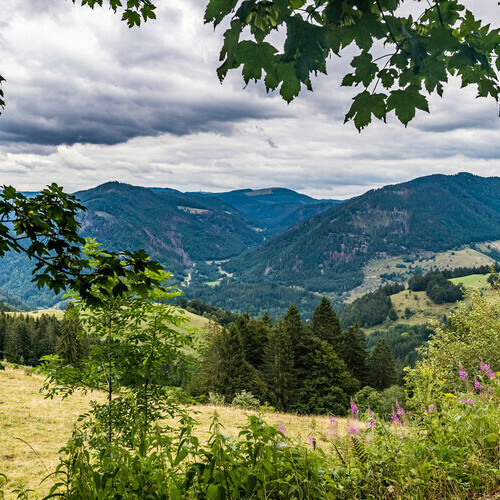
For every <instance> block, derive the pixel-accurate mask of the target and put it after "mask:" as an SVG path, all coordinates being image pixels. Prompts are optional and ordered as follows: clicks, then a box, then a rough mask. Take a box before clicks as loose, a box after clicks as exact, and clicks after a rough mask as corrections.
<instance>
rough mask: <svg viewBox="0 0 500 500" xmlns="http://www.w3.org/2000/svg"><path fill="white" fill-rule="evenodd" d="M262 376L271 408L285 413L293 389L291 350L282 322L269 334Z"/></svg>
mask: <svg viewBox="0 0 500 500" xmlns="http://www.w3.org/2000/svg"><path fill="white" fill-rule="evenodd" d="M262 374H263V378H264V381H265V382H266V383H267V385H268V387H269V396H270V399H271V403H272V404H273V406H275V407H276V408H277V409H278V410H279V411H287V410H288V409H289V405H290V401H291V397H292V387H293V386H292V381H293V350H292V345H291V341H290V337H289V335H288V332H287V329H286V328H285V324H284V322H283V321H281V322H278V323H277V324H276V325H274V327H273V328H272V330H271V332H270V335H269V340H268V342H267V344H266V347H265V350H264V365H263V367H262Z"/></svg>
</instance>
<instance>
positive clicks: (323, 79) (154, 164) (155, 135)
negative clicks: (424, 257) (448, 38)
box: [0, 0, 500, 199]
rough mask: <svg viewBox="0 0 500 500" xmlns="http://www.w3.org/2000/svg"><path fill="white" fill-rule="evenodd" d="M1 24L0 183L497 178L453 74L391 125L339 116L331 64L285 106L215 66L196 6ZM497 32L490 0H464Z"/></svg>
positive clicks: (46, 7)
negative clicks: (139, 18)
mask: <svg viewBox="0 0 500 500" xmlns="http://www.w3.org/2000/svg"><path fill="white" fill-rule="evenodd" d="M3 3H5V4H6V5H2V19H1V20H0V61H1V63H0V74H1V75H2V76H3V77H5V78H6V80H7V81H6V83H5V84H4V86H3V89H4V91H5V97H6V100H7V107H6V108H5V110H4V112H3V113H2V115H1V116H0V184H11V185H14V186H15V187H16V188H18V189H20V190H34V191H36V190H39V189H41V188H42V187H43V186H44V185H46V184H48V183H51V182H57V183H58V184H60V185H62V186H64V188H65V189H66V190H67V191H70V192H73V191H77V190H80V189H86V188H90V187H93V186H96V185H98V184H101V183H103V182H106V181H111V180H118V181H121V182H127V183H130V184H135V185H142V186H161V187H172V188H176V189H180V190H182V191H199V190H202V191H227V190H231V189H240V188H247V187H250V188H263V187H269V186H282V187H287V188H290V189H295V190H297V191H300V192H302V193H306V194H309V195H311V196H315V197H318V198H338V199H343V198H348V197H351V196H354V195H358V194H361V193H363V192H365V191H367V190H369V189H372V188H376V187H380V186H383V185H386V184H393V183H398V182H403V181H406V180H410V179H413V178H415V177H419V176H423V175H429V174H433V173H444V174H453V173H458V172H463V171H467V172H471V173H475V174H478V175H483V176H493V175H500V140H499V132H500V118H499V109H498V105H497V103H496V102H495V101H494V100H493V99H491V98H490V99H475V92H474V90H473V89H470V90H469V89H465V90H461V89H460V88H459V83H458V82H456V81H451V82H450V84H449V85H448V87H447V88H446V91H445V94H444V97H443V98H442V99H440V98H432V99H431V100H430V109H431V113H430V114H427V113H424V112H419V113H418V114H417V118H416V119H415V120H414V121H413V122H411V124H410V125H409V126H408V127H407V128H405V127H404V126H403V125H402V124H400V123H399V122H397V121H396V119H395V118H389V119H388V123H387V124H383V123H381V122H380V123H376V124H374V125H371V126H370V127H368V128H367V129H365V130H363V131H362V132H361V133H358V132H357V130H356V129H355V128H354V125H353V124H352V123H347V124H343V121H344V115H345V113H346V112H347V110H348V109H349V106H350V102H351V99H352V97H353V96H354V94H355V90H353V89H351V88H341V87H340V80H341V77H342V74H345V72H347V71H348V66H349V64H348V63H349V61H348V60H347V59H338V58H332V59H331V60H330V61H329V64H328V72H329V74H328V75H327V76H324V75H321V76H320V77H318V78H317V79H316V80H314V82H313V85H314V92H304V93H303V94H301V96H300V97H299V98H297V99H296V100H294V101H293V102H292V103H291V104H289V105H288V104H286V103H285V102H284V101H283V100H282V99H281V98H280V97H279V96H278V95H275V94H268V93H266V91H265V89H264V88H263V86H262V85H260V84H258V85H254V84H249V85H248V86H247V87H246V88H245V85H244V82H243V81H242V79H241V74H240V73H239V72H238V71H237V70H236V71H233V73H231V74H230V75H229V76H228V78H227V79H226V81H225V82H224V83H223V84H222V85H221V84H220V82H219V81H218V79H217V75H216V73H215V70H216V68H217V66H218V63H219V62H218V54H219V50H220V46H221V40H222V33H223V30H222V29H217V30H215V31H214V29H213V27H212V26H209V25H205V24H203V11H204V4H205V1H204V0H182V2H178V1H172V0H170V1H168V0H158V1H157V2H156V3H157V5H158V10H157V17H158V19H157V20H156V21H151V22H148V23H147V24H145V25H143V26H142V27H141V28H140V29H136V28H135V29H128V28H127V27H126V25H125V24H124V23H122V22H120V20H119V16H117V15H114V14H113V13H112V12H111V11H109V10H108V9H105V8H102V9H99V8H97V9H96V10H94V11H92V10H90V9H89V8H87V7H79V6H75V5H73V4H72V2H71V1H69V0H51V2H47V0H9V2H3ZM464 3H465V5H466V6H467V7H469V8H471V9H472V10H473V11H474V12H475V13H476V12H477V13H478V14H479V16H480V17H481V18H482V19H484V20H485V21H486V20H487V21H489V22H491V23H492V24H493V25H496V26H500V6H497V5H496V4H497V2H495V1H493V0H469V1H467V0H464Z"/></svg>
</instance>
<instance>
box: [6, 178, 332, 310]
mask: <svg viewBox="0 0 500 500" xmlns="http://www.w3.org/2000/svg"><path fill="white" fill-rule="evenodd" d="M243 191H244V192H246V193H252V195H251V197H253V198H259V202H254V201H250V202H249V203H248V204H247V205H248V206H247V205H245V201H246V198H247V196H246V195H242V196H243V197H240V195H239V194H236V195H235V194H233V193H238V192H233V193H221V197H219V196H217V195H216V194H215V193H205V194H204V195H200V194H199V193H182V192H181V191H178V190H175V189H171V188H146V187H138V186H132V185H129V184H124V183H120V182H116V181H115V182H107V183H104V184H102V185H100V186H97V187H95V188H92V189H87V190H83V191H78V192H76V193H74V194H75V196H76V197H77V198H78V199H79V200H80V201H81V202H82V204H83V205H85V206H86V207H87V210H86V211H85V212H82V213H81V214H80V215H79V220H80V223H81V230H80V233H81V234H82V236H84V237H92V238H95V239H96V240H97V241H98V242H99V243H101V244H102V245H103V247H105V248H108V249H110V250H114V251H119V250H137V249H139V248H144V249H145V250H146V251H147V252H148V253H149V254H150V255H151V257H152V258H154V259H157V260H159V261H160V262H161V263H162V264H164V266H165V268H166V269H167V270H169V271H171V272H173V273H174V276H175V278H176V279H177V282H178V283H179V282H181V281H182V280H183V279H184V278H185V277H186V276H189V277H191V276H192V275H193V271H194V267H195V266H197V268H196V272H197V276H198V274H199V273H200V271H199V270H202V271H203V272H204V274H202V275H201V276H200V279H201V280H202V281H207V280H209V279H213V278H217V277H218V270H217V266H212V267H210V266H208V265H207V264H205V262H206V261H220V260H226V259H229V258H231V257H234V256H236V255H239V254H240V253H242V252H243V251H245V250H246V249H248V248H251V247H253V246H256V245H259V244H261V243H262V242H263V241H265V239H266V238H268V237H269V236H270V234H271V233H270V232H269V228H270V227H272V231H273V232H274V233H276V232H277V231H279V230H280V227H283V226H282V225H283V223H282V219H283V218H284V217H285V216H288V217H292V219H291V222H290V224H292V223H294V222H295V221H296V220H301V219H302V218H304V217H307V216H308V214H307V213H301V212H297V214H296V215H294V211H295V210H296V209H297V210H298V209H300V208H301V207H303V206H307V207H311V208H312V210H315V211H316V212H317V211H320V210H326V209H327V208H328V207H329V204H328V203H325V202H323V201H322V202H321V203H319V202H318V201H317V200H314V199H313V198H311V197H308V196H306V195H302V194H299V193H296V192H294V191H291V190H288V189H281V188H270V189H267V190H262V191H261V192H258V191H252V190H243ZM26 194H27V195H28V196H34V195H36V193H26ZM253 194H255V195H254V196H253ZM226 200H232V202H233V203H232V204H230V203H228V201H226ZM261 205H262V206H264V205H265V206H269V207H272V210H270V213H269V214H267V215H266V214H265V209H261V210H260V211H259V207H261ZM249 206H253V207H256V208H255V209H254V210H252V209H249V208H248V207H249ZM242 208H243V209H242ZM259 214H260V215H259ZM275 219H276V220H278V219H279V221H278V222H276V223H275ZM280 224H281V226H280ZM285 229H286V228H285ZM31 269H32V265H31V263H30V262H29V261H28V259H27V258H25V257H24V256H22V255H10V254H9V255H7V256H6V258H4V259H2V260H1V261H0V289H1V288H4V289H5V290H9V291H12V292H13V293H14V294H16V295H18V296H19V297H22V298H23V299H24V300H25V301H27V302H28V304H30V305H31V306H33V307H34V306H36V305H40V306H43V307H48V306H51V305H53V303H54V302H56V301H57V300H56V299H53V297H52V295H51V294H50V292H49V293H45V291H44V290H42V291H38V290H37V289H36V287H35V286H34V285H33V284H31V283H30V280H31V276H30V271H31ZM13 270H15V272H13ZM38 299H39V300H40V302H39V303H37V302H36V301H37V300H38Z"/></svg>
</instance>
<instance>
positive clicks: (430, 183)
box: [226, 173, 500, 293]
mask: <svg viewBox="0 0 500 500" xmlns="http://www.w3.org/2000/svg"><path fill="white" fill-rule="evenodd" d="M496 239H500V178H499V177H489V178H484V177H478V176H475V175H471V174H466V173H462V174H458V175H452V176H445V175H432V176H428V177H422V178H419V179H415V180H413V181H410V182H406V183H403V184H397V185H392V186H386V187H383V188H381V189H377V190H372V191H369V192H367V193H365V194H364V195H363V196H360V197H358V198H355V199H351V200H349V201H347V202H345V203H342V204H341V205H339V206H337V207H334V208H331V209H329V210H327V211H326V212H323V213H321V214H319V215H316V216H314V217H312V218H310V219H307V220H305V221H302V222H300V223H298V224H297V225H295V226H294V227H293V228H291V229H289V230H288V231H286V232H285V233H284V234H282V235H280V236H277V237H276V238H274V239H272V240H270V241H268V242H266V243H265V244H264V245H262V246H260V247H259V248H256V249H253V250H249V251H247V252H245V253H244V254H242V255H240V256H238V257H237V258H235V259H232V260H231V262H229V263H228V265H227V266H226V269H227V270H228V271H230V272H234V273H235V275H236V276H237V277H238V279H240V280H241V281H244V282H248V283H262V282H273V283H275V284H281V285H286V286H301V287H304V288H305V289H307V290H309V291H318V292H335V293H341V292H344V291H347V290H351V289H353V288H354V287H356V286H357V285H359V284H361V282H362V281H363V266H364V265H365V264H366V263H367V262H368V261H369V260H370V259H373V258H379V257H384V256H387V255H415V254H418V252H420V251H431V252H440V251H444V250H448V249H452V248H456V247H459V246H460V245H465V244H471V243H474V242H480V241H491V240H496Z"/></svg>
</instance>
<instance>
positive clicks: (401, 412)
mask: <svg viewBox="0 0 500 500" xmlns="http://www.w3.org/2000/svg"><path fill="white" fill-rule="evenodd" d="M396 412H397V414H398V415H399V416H402V415H404V414H405V411H404V410H403V408H401V406H398V409H397V410H396Z"/></svg>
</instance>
